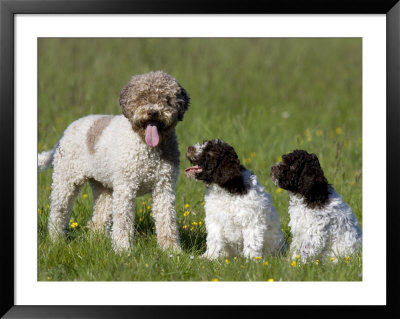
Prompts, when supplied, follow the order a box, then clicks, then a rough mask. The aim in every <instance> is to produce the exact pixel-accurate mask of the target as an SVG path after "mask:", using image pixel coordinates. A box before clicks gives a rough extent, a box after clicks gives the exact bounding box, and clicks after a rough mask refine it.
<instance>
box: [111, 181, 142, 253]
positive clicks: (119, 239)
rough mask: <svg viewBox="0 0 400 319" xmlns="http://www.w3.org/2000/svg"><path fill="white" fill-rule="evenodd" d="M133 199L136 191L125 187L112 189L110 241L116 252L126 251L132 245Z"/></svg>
mask: <svg viewBox="0 0 400 319" xmlns="http://www.w3.org/2000/svg"><path fill="white" fill-rule="evenodd" d="M135 197H136V190H133V189H132V188H131V187H129V186H127V185H124V186H119V187H117V188H114V191H113V202H112V214H113V216H112V219H113V226H112V232H111V240H112V245H113V248H114V250H115V251H116V252H121V251H124V250H128V249H129V248H131V247H132V245H133V232H134V220H135V218H134V216H135V213H134V202H135Z"/></svg>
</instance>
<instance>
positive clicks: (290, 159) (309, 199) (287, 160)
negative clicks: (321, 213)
mask: <svg viewBox="0 0 400 319" xmlns="http://www.w3.org/2000/svg"><path fill="white" fill-rule="evenodd" d="M271 176H272V178H273V179H274V180H275V184H278V185H279V187H281V188H283V189H286V190H288V191H292V192H294V193H297V194H300V195H301V196H303V197H304V199H305V202H306V205H307V206H308V207H310V208H314V207H322V206H323V205H325V204H326V202H327V201H328V195H329V194H328V186H329V185H328V181H327V180H326V178H325V176H324V172H323V171H322V168H321V165H320V164H319V161H318V158H317V156H316V155H315V154H309V153H307V152H306V151H303V150H295V151H293V152H292V153H290V154H286V155H282V163H280V164H279V165H275V166H273V167H272V170H271Z"/></svg>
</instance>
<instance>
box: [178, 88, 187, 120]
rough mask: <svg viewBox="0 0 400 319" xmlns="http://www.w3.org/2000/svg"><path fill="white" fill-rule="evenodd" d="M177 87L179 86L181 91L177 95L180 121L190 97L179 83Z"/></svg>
mask: <svg viewBox="0 0 400 319" xmlns="http://www.w3.org/2000/svg"><path fill="white" fill-rule="evenodd" d="M179 87H180V88H181V92H180V93H179V94H178V96H177V100H178V101H177V103H178V121H182V120H183V115H184V114H185V112H186V110H187V109H188V107H189V103H190V97H189V95H188V93H187V92H186V90H185V89H184V88H183V87H182V86H181V85H179Z"/></svg>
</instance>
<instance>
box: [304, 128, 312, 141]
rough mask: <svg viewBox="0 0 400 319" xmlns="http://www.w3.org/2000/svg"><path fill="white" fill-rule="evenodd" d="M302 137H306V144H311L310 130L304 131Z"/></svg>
mask: <svg viewBox="0 0 400 319" xmlns="http://www.w3.org/2000/svg"><path fill="white" fill-rule="evenodd" d="M304 136H305V137H306V140H307V142H311V140H312V137H311V132H310V130H305V131H304Z"/></svg>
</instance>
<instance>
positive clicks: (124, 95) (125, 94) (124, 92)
mask: <svg viewBox="0 0 400 319" xmlns="http://www.w3.org/2000/svg"><path fill="white" fill-rule="evenodd" d="M130 93H131V84H130V83H128V84H126V85H125V86H124V87H123V88H122V89H121V92H120V94H119V105H120V106H121V109H122V114H124V115H125V117H126V118H128V119H130V118H131V117H132V116H133V111H134V110H133V109H132V107H129V105H130V100H131V99H132V97H131V96H130Z"/></svg>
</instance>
